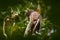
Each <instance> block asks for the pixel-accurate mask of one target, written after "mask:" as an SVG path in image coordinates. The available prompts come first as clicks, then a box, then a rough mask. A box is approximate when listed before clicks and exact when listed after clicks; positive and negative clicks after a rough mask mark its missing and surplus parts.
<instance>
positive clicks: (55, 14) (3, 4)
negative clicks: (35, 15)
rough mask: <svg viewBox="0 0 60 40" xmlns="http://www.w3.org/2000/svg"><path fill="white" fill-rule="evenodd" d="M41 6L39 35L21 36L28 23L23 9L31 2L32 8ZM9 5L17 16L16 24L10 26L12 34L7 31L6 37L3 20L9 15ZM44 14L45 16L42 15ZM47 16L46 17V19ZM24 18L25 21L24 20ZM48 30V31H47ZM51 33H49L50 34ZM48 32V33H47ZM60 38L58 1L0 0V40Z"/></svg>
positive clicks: (49, 39)
mask: <svg viewBox="0 0 60 40" xmlns="http://www.w3.org/2000/svg"><path fill="white" fill-rule="evenodd" d="M38 1H39V4H40V6H41V10H42V11H41V16H42V21H41V25H40V26H41V29H40V30H41V31H40V33H41V35H34V36H33V35H30V36H28V37H25V38H24V37H23V34H24V30H25V28H26V26H27V24H28V19H26V20H25V18H26V15H25V10H26V9H27V8H29V7H30V5H31V3H32V4H33V6H34V8H37V5H38ZM10 7H11V8H13V9H14V10H15V11H16V12H19V13H20V14H19V16H17V19H18V20H17V19H16V25H15V26H14V27H12V28H11V31H12V34H9V32H7V33H8V37H7V38H6V37H5V36H4V35H3V30H2V28H3V21H4V18H5V17H6V16H7V15H10V13H9V12H10V11H9V10H10ZM44 15H45V17H44ZM46 18H47V19H46ZM24 20H25V21H24ZM49 30H50V31H49ZM51 32H52V33H51ZM50 33H51V34H50ZM47 34H48V35H47ZM59 39H60V2H59V1H58V0H0V40H59Z"/></svg>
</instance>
